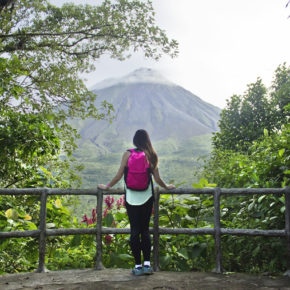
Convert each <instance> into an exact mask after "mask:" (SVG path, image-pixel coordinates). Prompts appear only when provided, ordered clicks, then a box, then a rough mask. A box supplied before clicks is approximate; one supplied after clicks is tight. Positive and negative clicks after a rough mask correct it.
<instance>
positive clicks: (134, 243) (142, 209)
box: [126, 197, 153, 265]
mask: <svg viewBox="0 0 290 290" xmlns="http://www.w3.org/2000/svg"><path fill="white" fill-rule="evenodd" d="M152 207H153V197H151V198H150V199H149V200H148V201H146V202H145V203H144V204H142V205H130V204H128V203H127V202H126V209H127V213H128V216H129V221H130V229H131V231H130V233H131V236H130V246H131V250H132V253H133V256H134V259H135V263H136V265H140V264H141V251H142V253H143V258H144V261H150V253H151V239H150V234H149V221H150V216H151V213H152ZM140 235H141V240H140Z"/></svg>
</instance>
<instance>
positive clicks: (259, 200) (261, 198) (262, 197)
mask: <svg viewBox="0 0 290 290" xmlns="http://www.w3.org/2000/svg"><path fill="white" fill-rule="evenodd" d="M265 197H266V195H261V196H260V197H259V198H258V203H260V202H261V201H262V200H263V199H264V198H265Z"/></svg>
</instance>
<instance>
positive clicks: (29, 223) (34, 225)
mask: <svg viewBox="0 0 290 290" xmlns="http://www.w3.org/2000/svg"><path fill="white" fill-rule="evenodd" d="M27 225H28V229H29V230H37V226H36V224H35V223H32V222H27Z"/></svg>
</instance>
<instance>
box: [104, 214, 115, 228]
mask: <svg viewBox="0 0 290 290" xmlns="http://www.w3.org/2000/svg"><path fill="white" fill-rule="evenodd" d="M113 221H114V217H113V215H112V214H111V213H108V214H107V215H106V216H105V218H104V222H105V225H106V227H110V226H112V223H113Z"/></svg>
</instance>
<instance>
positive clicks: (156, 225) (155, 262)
mask: <svg viewBox="0 0 290 290" xmlns="http://www.w3.org/2000/svg"><path fill="white" fill-rule="evenodd" d="M154 195H155V196H154V218H153V223H154V224H153V270H154V271H160V267H159V200H160V193H159V188H156V189H155V194H154Z"/></svg>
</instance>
